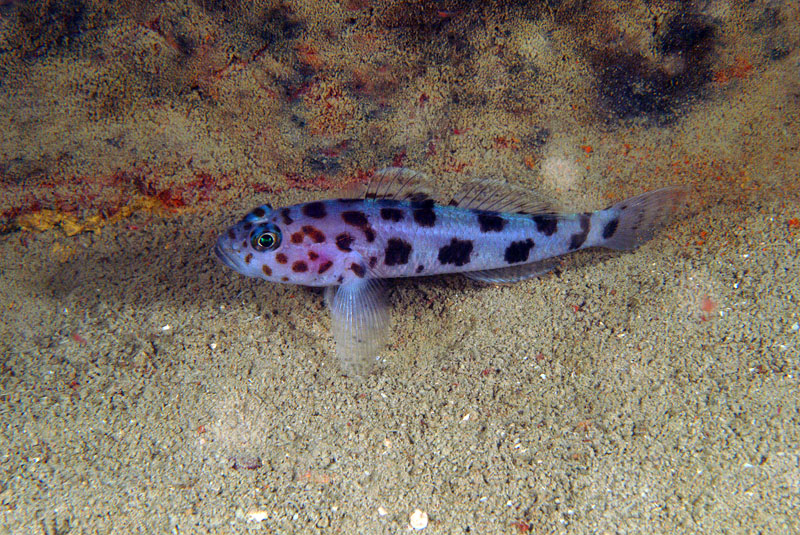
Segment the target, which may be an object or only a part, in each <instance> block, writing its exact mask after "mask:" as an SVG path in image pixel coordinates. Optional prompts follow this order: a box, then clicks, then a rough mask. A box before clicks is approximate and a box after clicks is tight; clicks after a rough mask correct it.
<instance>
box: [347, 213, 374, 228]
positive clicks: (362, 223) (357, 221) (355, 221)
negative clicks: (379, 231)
mask: <svg viewBox="0 0 800 535" xmlns="http://www.w3.org/2000/svg"><path fill="white" fill-rule="evenodd" d="M342 220H343V221H344V222H345V223H347V224H348V225H352V226H354V227H358V228H364V227H366V226H367V225H369V220H368V219H367V216H366V215H364V212H359V211H358V210H348V211H346V212H342Z"/></svg>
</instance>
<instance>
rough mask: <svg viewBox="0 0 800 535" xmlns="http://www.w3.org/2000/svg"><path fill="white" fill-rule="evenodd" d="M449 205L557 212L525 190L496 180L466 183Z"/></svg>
mask: <svg viewBox="0 0 800 535" xmlns="http://www.w3.org/2000/svg"><path fill="white" fill-rule="evenodd" d="M450 206H458V207H459V208H470V209H472V210H486V211H490V212H516V213H521V214H553V213H557V212H558V210H556V209H555V208H554V207H553V205H552V204H551V203H550V202H548V201H546V200H544V199H540V198H536V196H535V194H533V193H531V192H530V191H527V190H520V189H518V188H514V187H512V186H509V185H507V184H503V183H502V182H498V181H496V180H487V179H477V180H473V181H470V182H468V183H466V184H465V185H464V186H462V187H461V189H459V190H458V192H456V194H455V195H454V196H453V200H452V201H450Z"/></svg>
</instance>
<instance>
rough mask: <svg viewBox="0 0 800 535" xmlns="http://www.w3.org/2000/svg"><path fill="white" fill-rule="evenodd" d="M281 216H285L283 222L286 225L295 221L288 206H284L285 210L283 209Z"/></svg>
mask: <svg viewBox="0 0 800 535" xmlns="http://www.w3.org/2000/svg"><path fill="white" fill-rule="evenodd" d="M281 217H283V222H284V224H286V225H291V224H292V223H294V219H292V217H291V216H290V215H289V209H288V208H284V209H283V210H281Z"/></svg>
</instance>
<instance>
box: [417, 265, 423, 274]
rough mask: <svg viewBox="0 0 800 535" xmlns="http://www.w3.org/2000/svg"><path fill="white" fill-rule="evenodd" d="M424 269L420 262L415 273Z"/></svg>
mask: <svg viewBox="0 0 800 535" xmlns="http://www.w3.org/2000/svg"><path fill="white" fill-rule="evenodd" d="M424 270H425V266H423V265H422V264H420V265H418V266H417V273H422V272H423V271H424Z"/></svg>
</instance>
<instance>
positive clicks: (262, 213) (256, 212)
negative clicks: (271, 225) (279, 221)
mask: <svg viewBox="0 0 800 535" xmlns="http://www.w3.org/2000/svg"><path fill="white" fill-rule="evenodd" d="M250 213H251V214H253V216H254V217H255V218H257V219H261V218H262V217H264V216H265V215H267V212H265V211H264V209H263V208H261V207H260V206H259V207H258V208H256V209H255V210H253V211H252V212H250Z"/></svg>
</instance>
